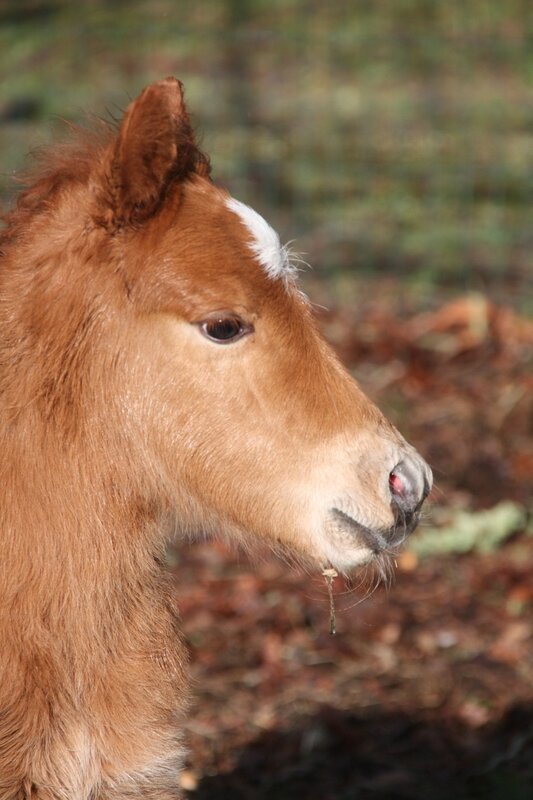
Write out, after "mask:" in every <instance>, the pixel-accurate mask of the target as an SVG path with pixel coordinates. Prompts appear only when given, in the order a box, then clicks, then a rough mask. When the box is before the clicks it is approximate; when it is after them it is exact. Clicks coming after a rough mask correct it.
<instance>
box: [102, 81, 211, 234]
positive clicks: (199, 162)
mask: <svg viewBox="0 0 533 800" xmlns="http://www.w3.org/2000/svg"><path fill="white" fill-rule="evenodd" d="M207 165H208V161H207V159H206V158H205V156H203V155H202V154H201V153H200V151H199V150H198V148H197V146H196V142H195V139H194V134H193V131H192V127H191V123H190V120H189V116H188V114H187V110H186V108H185V102H184V99H183V87H182V84H181V83H180V81H178V80H176V79H175V78H166V79H165V80H162V81H158V82H157V83H153V84H151V85H150V86H148V87H147V88H146V89H144V91H143V92H142V93H141V94H140V95H139V97H138V98H137V99H136V100H134V101H133V102H132V103H131V104H130V105H129V106H128V108H127V110H126V113H125V115H124V119H123V120H122V124H121V126H120V129H119V133H118V137H117V139H116V141H115V144H114V148H113V151H112V155H111V163H110V165H109V167H108V170H107V181H106V182H107V187H106V188H107V192H106V194H107V195H108V196H107V200H108V213H107V214H106V217H107V218H108V220H109V212H111V216H112V218H113V221H114V224H115V225H118V226H123V225H128V224H137V223H141V222H143V221H144V220H146V219H148V218H149V217H150V216H151V215H152V214H154V213H155V211H157V209H158V207H159V206H160V204H161V202H162V201H163V199H164V197H165V195H166V193H167V190H168V189H169V187H170V185H171V184H174V183H175V182H177V181H179V180H181V179H184V178H185V177H186V176H187V175H188V174H190V173H191V172H194V171H197V172H199V173H201V174H207V173H208V171H209V170H208V166H207ZM109 206H110V208H109Z"/></svg>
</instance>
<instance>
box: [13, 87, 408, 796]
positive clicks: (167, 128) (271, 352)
mask: <svg viewBox="0 0 533 800" xmlns="http://www.w3.org/2000/svg"><path fill="white" fill-rule="evenodd" d="M0 252H1V269H0V452H1V454H2V455H1V458H0V491H1V492H2V497H1V502H0V536H1V558H0V592H1V598H0V642H1V647H0V800H15V798H17V800H22V799H23V798H32V800H119V798H122V799H123V800H125V799H126V798H128V799H129V800H132V799H133V798H154V800H155V798H157V800H165V799H166V798H176V797H178V796H179V790H178V785H179V768H180V765H181V761H182V754H183V744H182V739H181V734H180V719H181V718H182V715H183V714H184V712H185V711H186V708H187V694H188V688H187V686H188V684H187V678H186V660H187V658H186V651H185V648H184V645H183V643H182V641H181V638H180V632H179V623H178V621H177V616H176V609H175V608H174V605H173V599H172V591H171V588H170V587H169V584H168V579H167V577H166V575H165V572H164V569H163V566H162V564H163V556H164V549H165V544H166V542H167V541H168V539H169V538H170V537H171V536H172V535H177V536H178V537H186V536H191V535H195V534H200V533H208V534H213V533H219V532H221V531H222V532H224V534H225V535H227V536H230V537H233V538H234V539H235V540H237V541H240V542H242V543H244V544H245V545H246V546H251V544H252V543H253V542H256V541H263V542H264V543H266V544H267V545H269V546H271V547H272V548H274V549H278V548H279V549H281V550H283V551H285V552H290V553H293V554H295V556H297V557H298V558H302V559H304V560H306V562H307V563H308V564H314V565H315V568H316V569H317V570H320V569H321V568H322V567H323V566H324V565H326V564H329V563H331V564H333V565H334V566H336V567H337V569H340V570H344V571H347V570H349V569H350V568H352V567H353V566H355V565H357V564H358V563H364V562H368V561H371V560H372V559H373V558H374V555H375V554H374V553H373V552H371V551H370V550H369V549H368V548H367V547H365V545H364V544H362V543H361V541H359V540H358V537H357V536H356V535H354V533H353V532H351V533H350V531H349V530H345V529H343V527H342V525H341V524H340V523H339V520H338V519H337V520H336V521H335V522H332V518H331V509H332V508H333V507H338V508H342V510H343V513H346V514H347V515H350V516H351V517H353V518H354V519H355V520H358V521H359V522H360V523H361V524H364V525H365V526H367V527H368V528H371V529H374V530H387V529H390V528H391V526H392V525H393V524H394V519H395V518H394V515H393V513H392V510H391V502H390V494H389V487H388V475H389V472H390V470H391V469H392V468H393V467H394V465H395V464H396V463H398V461H399V459H400V458H402V457H403V456H404V455H405V454H406V453H409V454H410V455H411V457H415V456H414V455H413V454H414V451H413V450H412V448H410V447H409V445H407V444H406V443H405V441H404V440H403V439H402V438H401V436H400V435H399V434H398V433H397V432H396V431H395V430H394V428H393V427H392V426H391V425H390V424H389V423H388V422H387V421H386V420H385V419H384V418H383V417H382V415H381V414H380V412H379V411H378V410H377V409H376V408H375V407H374V406H373V405H372V404H371V403H370V402H369V401H368V400H367V399H366V398H365V397H364V395H363V394H362V392H361V391H360V390H359V388H358V387H357V386H356V384H355V383H354V382H353V381H352V380H351V378H350V376H349V375H348V373H347V372H346V371H345V370H344V369H343V368H342V367H341V365H340V364H339V362H338V361H337V359H336V358H335V356H334V355H333V353H332V351H331V350H330V349H329V347H328V346H327V345H326V344H325V342H324V341H323V340H322V338H321V337H320V335H319V334H318V332H317V330H316V327H315V324H314V321H313V319H312V312H311V308H310V306H309V304H308V303H307V302H306V301H305V300H304V299H303V298H302V296H301V294H300V293H299V291H298V289H297V288H296V287H295V286H294V285H293V283H291V282H287V281H284V280H282V279H278V280H276V276H275V275H274V276H272V275H269V274H267V273H266V271H265V269H264V266H262V265H261V264H260V263H259V262H258V260H257V257H256V256H257V254H254V252H253V250H251V249H250V231H249V230H248V229H247V227H246V225H245V224H244V223H243V221H242V218H240V217H239V215H237V214H235V213H234V211H232V210H231V209H230V208H228V195H227V194H226V193H224V192H222V191H221V190H219V189H217V188H216V187H215V186H214V185H213V184H212V183H211V181H210V179H209V162H208V159H207V158H206V157H205V156H204V155H203V154H202V153H201V152H200V151H199V150H198V148H197V146H196V144H195V141H194V137H193V134H192V131H191V127H190V124H189V120H188V117H187V114H186V111H185V107H184V104H183V98H182V91H181V86H180V84H179V83H178V82H177V81H175V80H174V79H167V80H164V81H161V82H159V83H157V84H154V85H152V86H151V87H149V88H148V89H146V90H145V91H144V92H143V93H142V95H141V96H140V97H139V98H138V99H137V100H136V101H135V102H133V103H132V104H131V105H130V107H129V109H128V111H127V113H126V115H125V117H124V120H123V122H122V124H121V127H120V130H119V131H118V133H117V134H115V133H114V132H113V131H109V132H107V133H106V134H103V135H102V136H100V137H93V138H92V139H91V140H89V139H87V137H85V140H83V138H82V139H81V140H80V141H79V143H78V144H76V145H74V146H72V147H67V148H64V149H61V148H57V149H56V150H55V151H53V152H52V153H51V154H50V155H49V156H48V159H47V161H45V162H44V163H43V164H42V165H41V167H40V172H39V173H38V174H37V175H36V176H35V177H34V178H33V179H32V180H31V181H30V183H29V185H28V188H27V189H26V190H25V191H24V192H23V193H22V194H21V196H20V197H19V200H18V203H17V206H16V208H15V209H14V210H13V211H12V212H11V213H10V214H9V215H8V216H7V217H6V227H5V230H4V232H3V233H2V235H1V238H0ZM214 311H220V312H224V311H230V312H232V314H238V315H239V316H240V317H242V319H244V320H245V321H246V322H247V324H248V325H249V326H250V330H252V329H253V332H251V333H249V334H248V335H246V336H244V337H242V338H241V339H240V340H239V341H236V342H235V343H233V344H226V345H219V344H217V343H216V342H212V341H209V340H208V339H206V338H205V337H204V336H203V335H202V330H201V326H200V324H199V323H201V322H202V320H204V319H205V318H206V316H207V315H208V314H211V313H212V312H214ZM416 457H417V456H416ZM417 458H418V457H417Z"/></svg>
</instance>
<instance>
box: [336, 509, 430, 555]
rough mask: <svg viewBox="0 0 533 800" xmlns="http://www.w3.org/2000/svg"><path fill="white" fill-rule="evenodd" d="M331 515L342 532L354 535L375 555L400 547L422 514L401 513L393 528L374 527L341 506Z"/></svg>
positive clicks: (357, 540)
mask: <svg viewBox="0 0 533 800" xmlns="http://www.w3.org/2000/svg"><path fill="white" fill-rule="evenodd" d="M331 515H332V517H333V519H334V520H335V523H336V526H338V529H339V531H340V532H342V533H345V534H349V535H351V536H353V537H354V538H355V540H356V542H357V544H358V545H359V546H362V547H365V548H366V549H367V550H369V551H370V552H371V553H373V554H374V555H379V554H380V553H384V552H387V551H389V552H390V551H391V550H396V549H397V548H399V547H400V546H401V545H402V544H403V543H404V541H405V540H406V539H407V537H408V536H409V534H411V533H412V532H413V531H414V529H415V528H416V526H417V524H418V520H419V517H420V514H419V513H418V512H414V513H412V514H401V515H399V516H398V518H397V521H396V523H395V524H394V525H393V526H392V527H391V528H385V529H372V528H369V527H367V526H366V525H363V523H361V522H358V521H357V520H356V519H354V518H353V517H351V516H350V515H349V514H347V513H346V512H345V511H341V509H340V508H332V509H331Z"/></svg>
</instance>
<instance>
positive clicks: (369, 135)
mask: <svg viewBox="0 0 533 800" xmlns="http://www.w3.org/2000/svg"><path fill="white" fill-rule="evenodd" d="M0 72H1V74H2V81H1V83H0V122H1V124H0V154H1V155H0V161H1V163H0V192H1V193H2V195H3V197H4V198H7V197H8V195H9V194H10V193H11V191H12V181H11V175H12V172H13V170H17V169H19V168H20V167H21V166H22V164H23V163H24V160H25V156H26V153H27V151H28V150H29V149H31V148H33V147H34V146H35V145H36V144H40V143H46V142H49V141H51V140H53V139H54V138H55V137H57V136H60V135H61V131H62V125H61V124H60V122H59V120H58V118H66V119H69V120H70V119H74V120H77V121H83V120H84V115H85V113H86V112H87V111H92V112H95V113H98V114H102V115H105V114H106V109H107V111H108V112H109V113H111V114H117V113H118V109H119V108H123V107H124V106H125V105H126V104H127V102H128V98H129V97H130V96H133V95H135V94H136V93H137V92H138V90H139V89H140V88H141V87H142V86H143V85H144V84H146V83H147V82H149V81H152V80H154V79H156V78H158V77H161V76H163V75H167V74H175V75H177V76H179V77H180V78H181V79H182V80H183V81H184V82H185V84H186V86H187V91H188V97H189V104H190V107H191V109H192V110H193V112H194V116H195V121H196V123H197V126H198V127H199V129H200V130H201V131H202V134H203V142H204V146H205V148H206V149H207V150H208V151H209V152H211V153H212V154H214V156H215V158H214V164H215V177H216V178H217V179H219V180H221V181H223V182H224V183H226V184H228V185H230V187H231V189H232V191H233V192H234V193H235V194H236V195H237V196H238V197H239V198H241V199H243V200H245V201H248V202H252V203H253V204H254V205H255V206H256V207H258V208H260V209H261V210H262V211H263V212H264V213H265V214H266V215H267V216H268V217H269V218H270V219H272V220H273V221H274V222H275V223H276V224H277V225H278V227H279V228H280V229H281V231H282V232H283V234H284V235H285V237H286V238H293V237H297V239H298V246H299V247H300V249H302V250H303V251H305V252H306V254H307V255H306V258H307V259H308V260H309V261H310V262H311V263H312V264H313V267H314V268H315V270H316V271H317V274H318V275H319V276H323V277H329V278H335V280H336V278H337V276H338V274H339V273H344V272H346V271H349V272H350V273H352V274H358V275H361V274H362V275H363V277H364V279H365V280H366V279H367V278H368V277H370V276H375V277H381V276H383V275H384V274H389V275H390V274H392V275H396V276H398V277H399V278H402V279H406V280H404V283H405V282H408V283H411V284H414V285H416V286H418V287H421V286H424V285H425V286H426V287H427V286H428V285H429V286H430V287H438V288H441V289H442V288H445V287H449V288H451V289H452V290H453V291H457V290H459V291H462V290H463V289H465V288H470V289H478V290H481V291H485V292H488V293H489V294H492V295H493V296H495V297H497V298H498V299H506V300H510V301H511V302H514V303H515V305H517V306H521V307H522V308H525V307H526V305H527V303H528V299H527V291H526V287H527V277H528V272H529V275H531V272H532V271H533V263H532V262H533V259H532V256H531V251H532V245H533V225H532V224H531V201H532V199H533V146H532V145H533V133H532V132H533V102H532V100H533V90H532V88H531V87H532V78H533V23H532V15H529V20H528V17H527V3H526V2H525V0H507V2H505V3H501V2H500V0H472V2H470V3H459V2H457V1H456V0H451V1H450V2H447V3H439V2H436V1H435V0H398V2H392V0H390V1H389V2H387V0H372V2H371V1H370V0H359V1H358V2H347V1H346V2H341V1H338V2H336V3H331V4H329V3H319V2H314V1H313V0H290V1H289V0H269V2H266V0H203V2H201V3H196V4H194V3H186V2H177V1H176V0H120V1H116V2H111V0H108V1H107V2H104V0H99V1H98V0H85V2H82V1H81V0H78V2H73V1H72V2H67V0H55V1H54V0H4V2H3V3H2V5H1V7H0ZM530 300H531V298H530Z"/></svg>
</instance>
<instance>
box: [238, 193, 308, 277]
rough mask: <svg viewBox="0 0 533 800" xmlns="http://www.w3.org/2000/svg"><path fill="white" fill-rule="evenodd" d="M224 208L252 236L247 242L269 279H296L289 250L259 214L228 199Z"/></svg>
mask: <svg viewBox="0 0 533 800" xmlns="http://www.w3.org/2000/svg"><path fill="white" fill-rule="evenodd" d="M226 206H227V207H228V208H229V210H230V211H233V212H234V213H235V214H237V215H238V216H239V217H240V219H241V221H242V222H243V223H244V225H245V226H246V228H247V229H248V232H249V233H250V235H251V236H252V241H251V242H249V247H250V250H251V251H252V252H253V254H254V255H255V257H256V258H257V260H258V261H259V263H260V264H261V266H262V267H263V269H264V271H265V272H266V274H267V275H268V277H269V278H272V279H273V280H276V279H277V278H283V280H285V281H288V280H290V279H294V278H295V277H296V268H295V267H294V266H293V265H292V264H291V262H290V257H289V250H288V249H287V248H286V247H283V246H282V244H281V242H280V240H279V236H278V234H277V233H276V231H275V230H274V229H273V228H271V227H270V225H269V224H268V222H267V221H266V219H263V217H262V216H261V214H258V213H257V211H254V210H253V208H250V206H247V205H245V203H241V202H240V201H239V200H235V198H233V197H229V198H228V199H227V200H226Z"/></svg>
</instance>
